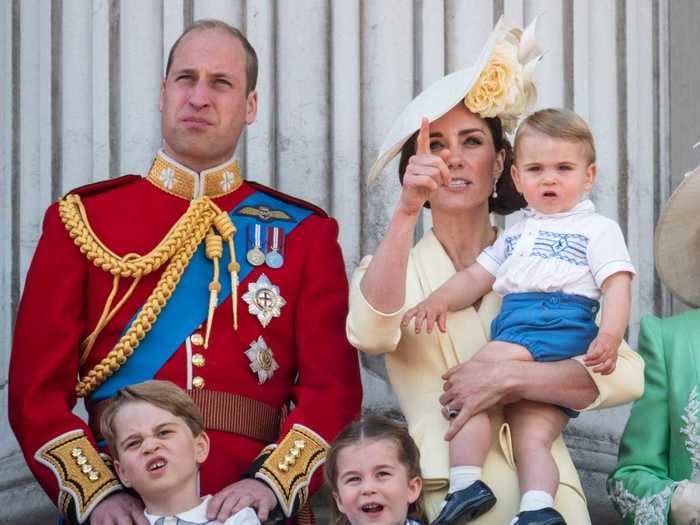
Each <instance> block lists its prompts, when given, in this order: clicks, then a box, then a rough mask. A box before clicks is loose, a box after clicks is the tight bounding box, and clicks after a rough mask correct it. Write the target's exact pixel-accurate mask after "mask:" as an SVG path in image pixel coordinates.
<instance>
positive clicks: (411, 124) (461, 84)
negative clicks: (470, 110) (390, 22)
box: [367, 16, 542, 182]
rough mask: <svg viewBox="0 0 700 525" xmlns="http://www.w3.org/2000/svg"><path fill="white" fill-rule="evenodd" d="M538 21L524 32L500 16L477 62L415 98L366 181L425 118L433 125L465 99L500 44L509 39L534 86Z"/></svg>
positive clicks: (539, 50)
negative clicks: (536, 26)
mask: <svg viewBox="0 0 700 525" xmlns="http://www.w3.org/2000/svg"><path fill="white" fill-rule="evenodd" d="M536 21H537V19H535V20H533V21H532V23H531V24H530V25H529V26H528V27H527V28H526V29H525V30H524V31H523V30H522V29H520V28H518V27H517V26H515V25H513V24H512V23H511V22H509V21H508V20H507V19H506V18H505V17H503V16H501V18H500V19H499V20H498V23H497V24H496V27H495V28H494V29H493V31H492V32H491V35H490V36H489V38H488V40H487V41H486V44H485V45H484V47H483V49H482V50H481V53H479V57H478V59H477V61H476V63H474V64H473V65H472V66H470V67H467V68H465V69H461V70H459V71H455V72H454V73H451V74H449V75H447V76H445V77H442V78H441V79H440V80H438V81H436V82H435V83H433V84H431V85H430V86H429V87H427V88H426V89H425V90H424V91H423V92H422V93H420V94H419V95H418V96H417V97H416V98H414V99H413V100H412V101H411V102H410V103H409V104H408V106H406V108H405V109H404V110H403V112H401V114H400V115H399V117H398V118H397V119H396V120H395V121H394V124H393V125H392V126H391V129H390V130H389V133H388V134H387V136H386V138H385V139H384V142H383V144H382V147H381V148H380V150H379V155H378V157H377V160H376V161H375V162H374V164H373V165H372V168H371V169H370V171H369V174H368V176H367V181H368V182H371V181H372V180H374V179H375V178H376V177H377V176H378V175H379V174H380V173H381V171H382V170H383V169H384V167H385V166H386V165H387V164H388V163H389V162H390V161H391V159H393V158H394V157H395V156H396V155H397V154H398V153H399V152H400V151H401V148H402V147H403V145H404V144H405V143H406V141H407V140H408V139H409V138H410V137H411V135H413V134H414V133H415V132H416V131H418V129H420V124H421V120H422V119H423V117H426V118H427V119H428V120H429V121H430V122H433V121H435V120H437V119H439V118H440V117H442V116H443V115H444V114H445V113H447V112H448V111H450V110H451V109H452V108H453V107H455V106H456V105H457V104H458V103H460V102H461V101H463V100H464V97H465V96H466V95H467V93H469V91H470V90H471V89H472V88H473V87H474V85H475V84H476V82H477V80H479V76H480V75H481V72H482V71H483V70H484V68H485V67H486V66H487V64H488V63H489V59H490V58H491V55H492V54H493V51H494V49H495V48H496V46H497V44H498V43H499V42H502V41H504V40H506V39H507V40H508V41H509V42H511V43H512V44H513V45H514V46H515V47H516V48H517V55H518V61H519V62H520V64H521V65H523V66H524V69H525V71H526V73H527V76H528V78H527V79H526V83H529V84H531V80H530V78H529V77H531V76H532V73H533V71H534V64H535V63H536V62H537V61H538V60H539V58H540V57H541V56H542V51H541V49H540V47H539V46H538V45H537V43H536V41H535V24H536ZM532 102H534V100H533V101H532ZM482 116H484V115H482ZM488 116H498V115H488Z"/></svg>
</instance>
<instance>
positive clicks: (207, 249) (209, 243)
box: [204, 228, 224, 348]
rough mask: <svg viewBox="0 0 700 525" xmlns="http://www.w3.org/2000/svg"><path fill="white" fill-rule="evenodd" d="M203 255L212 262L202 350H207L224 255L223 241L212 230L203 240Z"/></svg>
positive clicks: (219, 288) (219, 289) (219, 287)
mask: <svg viewBox="0 0 700 525" xmlns="http://www.w3.org/2000/svg"><path fill="white" fill-rule="evenodd" d="M204 253H205V254H206V256H207V257H208V258H209V259H211V260H212V261H213V262H214V275H213V276H212V278H211V282H210V283H209V308H208V309H207V330H206V333H205V335H204V348H209V336H210V335H211V326H212V323H213V321H214V310H215V309H216V303H217V300H218V298H219V292H220V291H221V283H220V282H219V259H221V256H222V255H223V254H224V248H223V241H222V239H221V235H217V234H216V233H214V229H213V228H212V231H211V232H209V233H208V234H207V236H206V238H205V239H204Z"/></svg>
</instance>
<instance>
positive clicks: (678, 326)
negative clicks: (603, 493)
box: [608, 310, 700, 525]
mask: <svg viewBox="0 0 700 525" xmlns="http://www.w3.org/2000/svg"><path fill="white" fill-rule="evenodd" d="M639 353H640V355H641V356H642V358H643V359H644V361H645V372H644V376H645V385H644V396H643V397H642V398H640V399H639V400H638V401H637V402H636V403H635V404H634V406H633V407H632V412H631V414H630V418H629V421H628V422H627V427H626V428H625V432H624V434H623V435H622V440H621V442H620V452H619V457H618V464H617V468H616V469H615V471H614V472H613V473H612V474H611V476H610V478H609V479H608V493H609V494H610V496H611V498H612V500H613V503H614V504H615V506H616V507H617V509H618V511H619V512H620V514H621V515H622V516H623V518H624V523H625V524H626V525H641V524H644V525H654V524H661V525H663V524H666V523H668V513H669V508H670V503H671V496H672V494H673V490H674V489H675V487H676V485H677V483H678V482H679V481H682V480H684V479H688V478H691V477H692V476H693V474H695V475H699V474H700V472H698V470H699V469H700V465H699V463H700V457H698V453H700V451H698V447H699V446H700V432H699V430H698V419H699V418H700V413H699V412H700V410H699V407H700V401H698V384H699V383H700V310H693V311H690V312H685V313H683V314H679V315H676V316H674V317H670V318H668V319H663V320H662V319H658V318H656V317H653V316H645V317H644V318H643V319H642V321H641V326H640V330H639ZM693 451H695V456H694V458H693Z"/></svg>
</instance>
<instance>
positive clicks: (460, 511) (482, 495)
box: [431, 481, 496, 525]
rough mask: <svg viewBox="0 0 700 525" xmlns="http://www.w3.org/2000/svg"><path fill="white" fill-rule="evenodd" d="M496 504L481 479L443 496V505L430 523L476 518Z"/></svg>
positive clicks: (450, 523)
mask: <svg viewBox="0 0 700 525" xmlns="http://www.w3.org/2000/svg"><path fill="white" fill-rule="evenodd" d="M495 504H496V496H494V494H493V492H492V491H491V489H490V488H489V487H488V485H486V483H483V482H482V481H475V482H474V483H472V484H471V485H469V486H468V487H467V488H466V489H462V490H458V491H456V492H452V493H451V494H448V495H447V497H445V506H444V507H442V510H441V511H440V514H438V517H437V518H435V521H433V522H432V524H431V525H457V524H458V523H464V522H466V521H471V520H473V519H476V518H478V517H479V516H481V515H482V514H483V513H484V512H486V511H488V510H490V509H491V507H493V506H494V505H495Z"/></svg>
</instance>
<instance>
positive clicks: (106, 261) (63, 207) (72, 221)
mask: <svg viewBox="0 0 700 525" xmlns="http://www.w3.org/2000/svg"><path fill="white" fill-rule="evenodd" d="M212 206H213V207H214V208H212V209H211V211H210V213H209V214H210V215H211V212H214V213H219V212H220V211H221V210H220V209H219V207H218V206H216V205H215V204H214V203H213V202H212V201H211V200H210V199H209V198H207V197H202V198H200V199H195V200H193V201H192V202H191V203H190V207H189V208H188V210H187V212H185V213H184V214H183V215H182V217H180V218H179V219H178V220H177V222H176V223H175V224H174V225H173V227H172V228H170V231H168V233H167V234H166V235H165V237H163V240H161V241H160V242H159V243H158V245H157V246H156V247H155V248H154V249H153V250H151V251H150V252H148V253H147V254H146V255H142V256H138V257H120V256H118V255H117V254H115V253H114V252H113V251H112V250H110V249H109V248H107V246H105V245H104V244H103V243H102V241H100V239H99V238H98V237H97V235H96V234H95V232H94V231H93V230H92V227H91V226H90V222H89V221H88V218H87V213H86V211H85V207H84V206H83V203H82V202H81V200H80V196H79V195H68V196H67V197H65V198H64V199H62V200H61V201H60V202H59V205H58V212H59V215H60V217H61V220H62V221H63V224H64V225H65V227H66V229H67V230H68V234H69V235H70V237H71V238H72V239H73V242H74V243H75V244H76V245H77V246H78V248H80V251H81V252H82V253H83V254H84V255H85V257H87V259H88V260H89V261H91V262H92V263H93V264H94V265H95V266H97V267H98V268H100V269H102V270H104V271H105V272H109V273H111V274H112V275H119V276H121V277H141V276H144V275H148V274H149V273H151V272H153V271H155V270H157V269H158V268H160V267H161V266H162V265H163V264H164V263H165V262H166V261H168V260H169V259H170V258H171V257H172V256H173V255H174V253H175V251H176V250H177V249H178V248H179V247H180V246H181V245H182V243H183V239H184V238H186V237H188V236H189V235H190V234H191V232H192V231H193V230H194V228H195V225H194V224H193V223H192V221H193V220H194V219H195V218H199V217H201V216H202V214H203V213H204V212H205V210H208V209H209V208H211V207H212ZM212 220H213V217H211V218H210V219H209V221H210V223H211V221H212Z"/></svg>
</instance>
